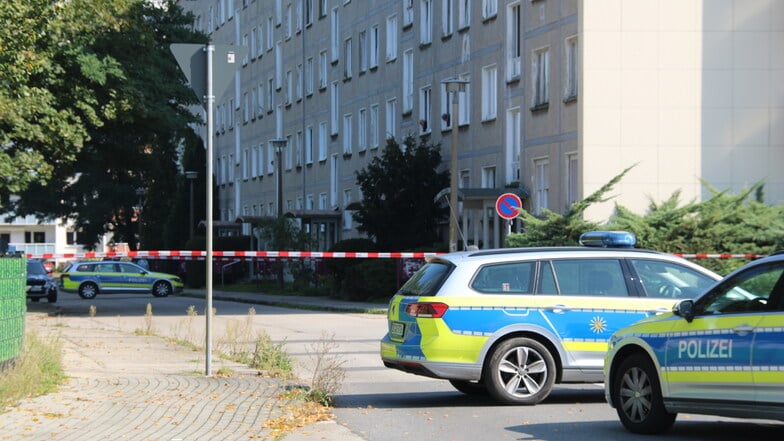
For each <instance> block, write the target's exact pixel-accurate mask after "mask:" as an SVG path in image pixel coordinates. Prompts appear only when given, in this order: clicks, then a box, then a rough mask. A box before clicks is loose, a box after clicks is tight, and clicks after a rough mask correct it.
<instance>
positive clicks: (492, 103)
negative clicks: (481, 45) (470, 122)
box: [482, 65, 498, 121]
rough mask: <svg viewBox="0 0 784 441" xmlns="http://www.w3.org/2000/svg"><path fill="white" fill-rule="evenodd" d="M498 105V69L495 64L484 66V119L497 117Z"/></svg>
mask: <svg viewBox="0 0 784 441" xmlns="http://www.w3.org/2000/svg"><path fill="white" fill-rule="evenodd" d="M497 107H498V69H497V68H496V66H495V65H492V66H485V67H483V68H482V121H489V120H492V119H495V116H496V108H497Z"/></svg>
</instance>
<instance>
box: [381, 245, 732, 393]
mask: <svg viewBox="0 0 784 441" xmlns="http://www.w3.org/2000/svg"><path fill="white" fill-rule="evenodd" d="M635 242H636V239H635V237H634V236H633V235H631V234H629V233H625V232H594V233H586V234H585V235H583V237H582V239H581V243H582V244H583V245H584V246H579V247H543V248H505V249H495V250H478V251H465V252H457V253H450V254H445V255H440V256H435V257H431V258H429V259H428V261H427V263H426V264H425V265H424V266H423V267H422V268H421V269H420V270H419V271H418V272H417V273H416V274H414V276H413V277H412V278H411V279H410V280H409V281H408V282H406V283H405V284H404V285H403V286H402V287H401V288H400V290H399V291H398V292H397V293H396V294H395V295H394V296H393V297H392V299H391V301H390V303H389V312H388V317H387V319H388V333H387V334H386V335H385V336H384V337H383V339H382V340H381V348H380V352H381V358H382V360H383V362H384V364H385V365H386V366H387V367H389V368H393V369H399V370H402V371H405V372H409V373H413V374H418V375H424V376H428V377H434V378H441V379H446V380H449V382H450V383H451V384H452V386H454V387H455V388H456V389H457V390H459V391H461V392H463V393H466V394H487V393H489V394H490V395H491V396H492V397H494V398H495V399H496V400H497V401H499V402H503V403H510V404H536V403H539V402H540V401H542V400H544V399H545V398H546V397H547V396H548V394H549V393H550V391H551V389H552V388H553V385H554V384H556V383H587V382H601V381H602V380H603V377H602V367H603V363H604V354H605V353H606V351H607V341H608V339H609V338H610V336H611V335H612V333H613V332H615V331H616V330H618V329H620V328H622V327H624V326H627V325H630V324H632V323H634V322H636V321H638V320H640V319H643V318H645V317H648V316H650V315H653V314H656V313H661V312H666V311H669V310H671V309H672V305H673V304H674V303H675V302H676V301H677V300H678V299H682V298H691V297H693V296H696V295H697V294H699V293H700V292H703V291H704V290H705V289H707V287H709V286H711V285H713V283H714V282H715V281H716V280H719V279H720V277H719V276H718V275H717V274H715V273H712V272H710V271H708V270H706V269H705V268H703V267H701V266H699V265H696V264H694V263H691V262H689V261H686V260H684V259H681V258H678V257H675V256H672V255H669V254H664V253H658V252H655V251H650V250H643V249H638V248H634V247H633V246H634V244H635Z"/></svg>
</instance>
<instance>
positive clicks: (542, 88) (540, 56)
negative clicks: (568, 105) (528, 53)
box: [531, 48, 550, 110]
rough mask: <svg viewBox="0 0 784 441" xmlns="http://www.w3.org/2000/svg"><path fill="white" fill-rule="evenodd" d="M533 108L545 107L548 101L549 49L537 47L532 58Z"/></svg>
mask: <svg viewBox="0 0 784 441" xmlns="http://www.w3.org/2000/svg"><path fill="white" fill-rule="evenodd" d="M531 71H532V81H531V84H533V91H532V92H533V110H538V109H542V108H547V106H548V104H549V103H550V97H549V95H550V79H549V77H550V51H549V49H548V48H543V49H537V50H535V51H534V53H533V60H532V66H531Z"/></svg>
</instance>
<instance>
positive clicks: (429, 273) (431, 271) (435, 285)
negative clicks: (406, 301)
mask: <svg viewBox="0 0 784 441" xmlns="http://www.w3.org/2000/svg"><path fill="white" fill-rule="evenodd" d="M452 268H454V267H453V266H452V265H449V264H447V263H444V262H428V263H426V264H425V266H423V267H422V268H421V269H420V270H419V271H417V272H416V273H415V274H414V275H413V276H412V277H411V278H410V279H408V281H407V282H406V283H405V284H404V285H403V287H401V288H400V294H403V295H406V296H434V295H436V293H437V292H438V289H439V288H440V287H441V285H442V284H443V283H444V280H446V278H447V277H448V276H449V273H451V272H452Z"/></svg>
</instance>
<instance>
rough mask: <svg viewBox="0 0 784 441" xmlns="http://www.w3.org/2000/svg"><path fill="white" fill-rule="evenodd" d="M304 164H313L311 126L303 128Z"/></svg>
mask: <svg viewBox="0 0 784 441" xmlns="http://www.w3.org/2000/svg"><path fill="white" fill-rule="evenodd" d="M305 164H307V165H310V164H313V126H307V127H305Z"/></svg>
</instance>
